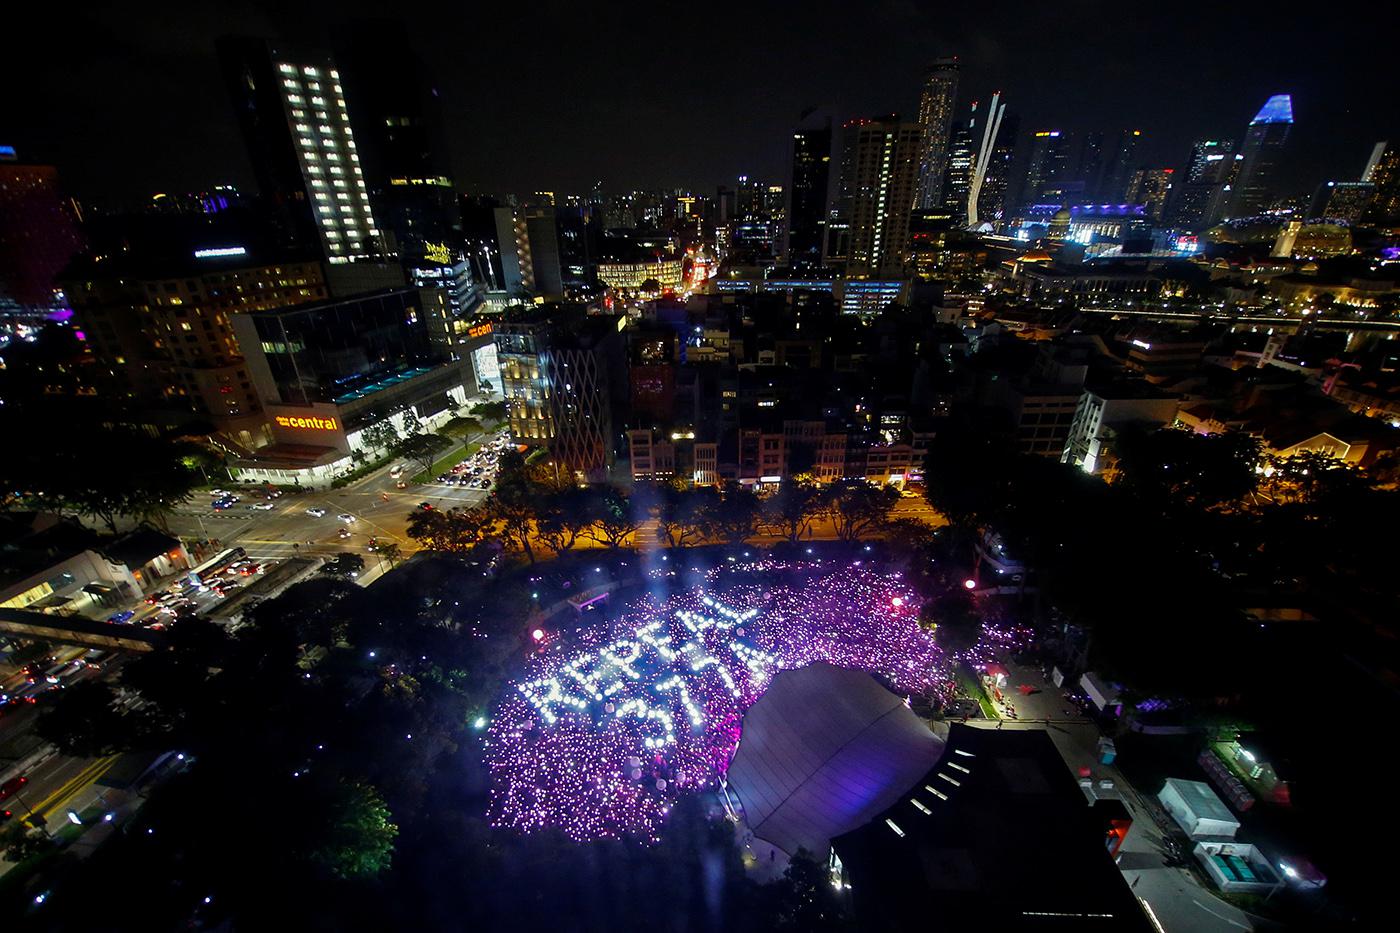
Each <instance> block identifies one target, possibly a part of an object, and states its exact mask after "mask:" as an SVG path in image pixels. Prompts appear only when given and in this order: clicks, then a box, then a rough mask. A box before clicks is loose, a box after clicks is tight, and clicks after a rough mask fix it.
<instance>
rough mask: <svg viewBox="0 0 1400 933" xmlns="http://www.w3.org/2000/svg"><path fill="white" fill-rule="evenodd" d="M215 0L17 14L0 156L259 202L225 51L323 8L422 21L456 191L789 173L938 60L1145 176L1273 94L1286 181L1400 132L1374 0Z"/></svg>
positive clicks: (71, 179)
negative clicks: (1110, 146)
mask: <svg viewBox="0 0 1400 933" xmlns="http://www.w3.org/2000/svg"><path fill="white" fill-rule="evenodd" d="M213 6H214V5H213V4H209V5H205V4H197V3H189V2H184V3H169V4H166V3H140V2H132V3H126V4H111V5H104V7H103V8H101V9H88V10H80V9H78V8H77V5H72V4H65V3H36V4H25V5H24V16H25V17H29V18H31V21H32V23H33V25H32V26H31V27H29V28H27V29H8V30H7V33H8V34H7V35H5V36H3V37H0V54H3V61H4V63H5V79H4V82H3V87H0V143H7V144H11V145H14V146H16V147H18V148H19V150H20V154H21V156H22V157H24V158H26V159H29V160H34V161H47V162H53V163H55V164H57V165H58V166H59V168H60V170H61V172H62V176H63V178H64V179H65V183H66V186H67V187H68V188H69V189H70V191H71V192H72V193H74V194H77V195H78V196H80V197H83V198H90V199H96V200H99V201H107V200H116V201H118V202H120V201H122V200H139V199H144V198H145V197H148V196H149V195H150V194H151V193H153V192H155V191H181V190H197V189H200V188H204V187H208V186H210V185H214V184H219V183H226V182H232V183H234V184H238V185H240V186H247V187H251V184H252V179H251V174H250V171H249V168H248V164H247V159H246V156H245V155H244V153H243V148H242V144H241V141H240V140H239V137H238V135H237V133H236V131H235V128H234V125H233V118H232V115H231V112H230V107H229V104H228V101H227V98H226V95H225V93H224V90H223V86H222V84H221V82H220V79H219V75H218V71H217V68H216V63H215V58H214V48H213V40H214V38H215V37H216V36H218V35H220V34H224V33H242V34H254V35H265V36H271V37H281V38H298V37H304V36H310V37H312V38H314V37H315V36H316V31H317V29H318V26H319V23H320V22H321V21H322V17H324V16H334V17H341V18H346V17H353V16H356V15H361V14H363V15H371V16H383V15H385V14H386V12H387V11H391V10H408V11H410V14H409V15H411V16H413V17H414V18H413V19H411V20H410V21H409V22H408V28H409V30H410V34H411V35H412V36H413V37H414V38H415V42H416V45H417V51H418V52H419V54H420V55H421V56H422V57H423V58H424V60H425V61H426V62H427V63H428V65H429V67H430V68H431V69H432V70H433V71H434V72H435V73H436V75H437V78H438V81H439V84H440V86H441V89H442V94H443V97H444V100H445V102H446V113H447V117H448V122H449V127H450V133H451V138H452V141H453V152H452V158H453V162H454V165H455V168H456V181H457V185H458V187H459V188H460V189H462V190H465V191H470V192H481V193H505V192H511V191H514V192H519V193H524V192H528V191H532V190H538V189H548V190H554V191H557V192H561V193H562V192H571V191H579V192H581V191H585V190H587V189H588V188H590V187H591V186H592V184H593V183H594V182H595V181H597V180H601V181H602V182H603V183H604V185H605V186H606V187H607V188H608V189H610V190H624V189H631V188H649V187H676V186H686V187H695V188H699V189H710V188H712V186H714V185H716V184H720V183H724V182H726V181H731V180H732V179H733V177H734V176H736V175H738V174H740V173H748V174H750V175H753V176H756V177H761V178H764V179H771V180H773V181H777V182H781V181H782V180H783V179H782V176H783V174H784V162H785V158H786V151H787V145H788V140H789V139H790V136H789V133H790V129H791V127H792V125H793V123H794V122H795V121H796V118H797V116H798V114H799V112H800V111H801V110H802V109H803V108H805V107H807V106H811V105H815V104H826V105H830V106H832V107H834V108H835V111H836V113H837V114H838V115H839V116H843V117H844V116H849V115H868V114H874V113H888V112H891V111H899V112H901V113H903V114H904V115H905V116H906V117H907V118H912V117H913V115H914V112H915V108H916V104H917V99H918V87H919V82H920V77H921V73H922V69H923V67H924V65H925V64H926V63H927V61H928V60H930V59H932V58H933V57H935V56H938V55H946V54H957V55H959V56H960V57H961V59H962V63H963V77H962V86H961V89H960V93H959V112H960V113H962V112H963V111H965V108H966V104H967V102H968V101H969V100H970V99H972V98H974V97H977V98H981V99H983V100H986V99H987V98H989V97H990V96H991V93H992V91H994V90H998V89H1000V90H1002V91H1003V93H1004V96H1005V97H1006V99H1007V100H1008V101H1009V104H1010V108H1011V110H1012V111H1014V112H1017V113H1019V114H1020V116H1021V118H1022V124H1021V128H1022V130H1023V131H1024V130H1029V129H1033V128H1035V127H1051V126H1054V127H1057V128H1067V129H1071V130H1077V129H1108V130H1111V129H1116V128H1122V127H1131V128H1140V129H1142V130H1143V131H1144V133H1145V138H1146V143H1145V145H1144V149H1143V155H1144V157H1145V159H1144V161H1150V162H1152V163H1154V164H1162V165H1179V164H1180V163H1181V162H1182V161H1183V159H1184V157H1185V154H1186V151H1187V149H1188V148H1189V146H1190V143H1191V140H1192V139H1193V138H1196V137H1199V136H1226V137H1234V138H1239V137H1240V136H1241V134H1242V133H1243V131H1244V127H1245V124H1246V123H1247V122H1248V120H1249V118H1250V117H1251V116H1252V115H1253V114H1254V112H1255V111H1256V110H1257V109H1258V108H1259V106H1260V105H1261V104H1262V103H1263V102H1264V100H1265V99H1266V98H1267V97H1268V96H1269V95H1270V94H1273V93H1278V92H1289V93H1291V94H1292V95H1293V103H1294V114H1295V118H1296V120H1297V125H1296V127H1295V129H1294V134H1295V135H1294V138H1293V141H1292V143H1291V144H1290V148H1291V150H1292V151H1291V155H1290V157H1289V164H1288V165H1287V166H1286V168H1285V176H1286V178H1285V180H1286V181H1288V182H1289V183H1290V184H1291V185H1292V186H1293V187H1296V188H1298V189H1299V190H1305V189H1310V188H1311V187H1312V186H1314V185H1315V184H1317V183H1318V182H1319V181H1322V180H1325V179H1326V178H1336V179H1354V178H1355V177H1356V176H1357V175H1358V174H1359V173H1360V171H1361V169H1362V167H1363V165H1364V163H1365V160H1366V157H1367V156H1368V154H1369V152H1370V149H1371V146H1372V144H1373V143H1374V142H1376V141H1377V140H1379V139H1383V138H1394V137H1396V136H1400V107H1397V106H1396V104H1395V98H1394V96H1393V94H1394V81H1393V79H1392V77H1391V75H1390V74H1389V73H1388V72H1389V69H1390V68H1392V67H1393V66H1392V65H1391V64H1390V62H1389V61H1388V59H1389V56H1390V51H1389V49H1387V48H1382V46H1381V45H1380V44H1378V40H1377V37H1378V36H1379V35H1382V34H1388V33H1389V32H1390V31H1391V30H1393V22H1387V21H1386V15H1385V14H1384V12H1383V10H1384V9H1385V4H1383V3H1378V2H1371V3H1367V4H1351V3H1335V2H1334V3H1326V4H1311V5H1309V6H1308V7H1307V9H1308V10H1309V13H1310V15H1309V17H1307V18H1299V17H1295V16H1291V15H1289V13H1288V12H1287V11H1288V5H1287V4H1279V3H1256V2H1243V3H1194V4H1165V3H1159V4H1142V3H1135V2H1130V0H1115V2H1101V0H1060V2H1058V3H1054V4H1042V3H1035V4H1031V3H1025V2H1006V0H1003V2H1000V3H997V2H962V3H943V2H917V0H872V2H868V3H834V2H820V0H811V2H802V3H797V2H791V3H776V2H761V0H760V2H751V3H746V4H736V5H728V4H724V3H709V4H707V3H704V2H691V3H685V4H669V3H661V2H658V3H653V4H646V5H633V4H630V3H621V2H617V3H614V2H593V3H586V2H567V3H566V2H544V3H531V2H526V0H515V2H497V3H491V4H481V3H458V4H453V3H395V4H382V3H381V4H368V3H355V2H342V3H333V4H313V3H303V4H293V3H285V4H281V3H271V2H248V0H229V2H220V3H219V4H218V5H217V7H218V8H217V9H214V8H212V7H213ZM206 7H209V8H206ZM289 11H292V12H289ZM349 104H350V107H351V110H352V112H353V109H354V106H355V104H354V101H353V100H351V101H350V102H349Z"/></svg>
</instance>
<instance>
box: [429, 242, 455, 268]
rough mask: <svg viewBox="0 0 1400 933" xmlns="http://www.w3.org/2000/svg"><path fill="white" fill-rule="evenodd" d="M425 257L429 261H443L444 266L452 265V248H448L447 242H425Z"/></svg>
mask: <svg viewBox="0 0 1400 933" xmlns="http://www.w3.org/2000/svg"><path fill="white" fill-rule="evenodd" d="M423 250H424V257H425V258H426V259H427V260H428V261H429V262H436V263H441V264H442V265H444V266H450V265H452V250H450V249H448V248H447V244H446V243H424V244H423Z"/></svg>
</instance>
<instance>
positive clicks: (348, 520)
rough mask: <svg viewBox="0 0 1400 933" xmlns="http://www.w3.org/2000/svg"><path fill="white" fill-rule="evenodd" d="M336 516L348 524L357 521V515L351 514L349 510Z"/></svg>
mask: <svg viewBox="0 0 1400 933" xmlns="http://www.w3.org/2000/svg"><path fill="white" fill-rule="evenodd" d="M336 518H338V519H339V520H340V521H342V522H344V523H345V524H347V525H349V524H350V523H351V522H353V521H355V516H353V515H351V514H350V513H349V512H341V513H340V514H339V515H337V516H336Z"/></svg>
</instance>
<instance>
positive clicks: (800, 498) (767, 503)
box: [762, 479, 823, 544]
mask: <svg viewBox="0 0 1400 933" xmlns="http://www.w3.org/2000/svg"><path fill="white" fill-rule="evenodd" d="M822 507H823V495H822V491H821V489H820V488H819V487H818V486H817V484H816V483H814V482H812V481H811V480H808V479H787V480H784V481H783V484H782V485H781V486H779V487H778V491H777V492H775V493H773V495H771V496H769V497H768V498H767V499H764V500H763V505H762V514H763V521H764V524H766V525H767V526H768V527H769V528H772V529H773V530H774V531H776V532H777V533H778V534H780V535H782V536H783V537H784V538H786V539H787V540H788V542H789V543H791V544H796V543H797V542H798V541H800V540H802V536H803V535H805V534H806V533H807V531H808V529H810V528H811V527H812V521H813V519H815V518H816V517H817V516H818V515H820V514H821V512H822Z"/></svg>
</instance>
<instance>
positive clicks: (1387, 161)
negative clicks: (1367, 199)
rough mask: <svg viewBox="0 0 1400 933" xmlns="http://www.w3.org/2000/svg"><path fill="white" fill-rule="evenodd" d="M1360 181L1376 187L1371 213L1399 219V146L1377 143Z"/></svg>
mask: <svg viewBox="0 0 1400 933" xmlns="http://www.w3.org/2000/svg"><path fill="white" fill-rule="evenodd" d="M1361 180H1362V181H1368V182H1370V183H1371V184H1373V185H1375V186H1376V197H1375V200H1374V201H1372V202H1371V209H1372V211H1373V212H1375V213H1377V214H1379V215H1380V216H1381V217H1387V218H1388V217H1400V145H1395V144H1392V143H1385V142H1380V143H1377V144H1376V149H1375V152H1373V153H1372V154H1371V159H1370V161H1369V162H1367V164H1366V172H1365V174H1363V175H1362V176H1361Z"/></svg>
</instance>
